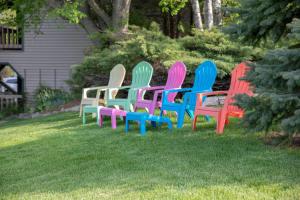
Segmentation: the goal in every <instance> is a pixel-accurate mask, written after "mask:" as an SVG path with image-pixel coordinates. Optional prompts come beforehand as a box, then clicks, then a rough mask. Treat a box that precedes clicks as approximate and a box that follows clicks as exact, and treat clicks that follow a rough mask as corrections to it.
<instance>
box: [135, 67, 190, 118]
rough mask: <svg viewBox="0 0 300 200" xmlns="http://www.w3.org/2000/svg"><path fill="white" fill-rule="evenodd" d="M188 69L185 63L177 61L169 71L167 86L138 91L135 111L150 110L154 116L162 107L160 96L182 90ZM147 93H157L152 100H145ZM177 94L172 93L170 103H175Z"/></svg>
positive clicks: (169, 98)
mask: <svg viewBox="0 0 300 200" xmlns="http://www.w3.org/2000/svg"><path fill="white" fill-rule="evenodd" d="M185 75H186V67H185V65H184V63H183V62H180V61H177V62H176V63H174V64H173V65H172V67H171V68H170V69H169V71H168V79H167V82H166V85H165V86H155V87H147V88H143V89H140V90H139V91H138V96H137V101H136V103H135V106H134V110H136V109H137V108H145V109H148V112H149V113H150V114H154V111H155V108H159V107H161V101H158V99H157V98H158V96H159V95H160V94H161V93H162V92H163V91H164V90H168V89H177V88H181V85H182V83H183V81H184V79H185ZM146 91H155V92H154V96H153V99H152V100H146V99H143V94H144V93H145V92H146ZM176 94H177V93H175V92H174V93H171V94H170V95H169V96H168V100H169V102H173V101H174V99H175V96H176Z"/></svg>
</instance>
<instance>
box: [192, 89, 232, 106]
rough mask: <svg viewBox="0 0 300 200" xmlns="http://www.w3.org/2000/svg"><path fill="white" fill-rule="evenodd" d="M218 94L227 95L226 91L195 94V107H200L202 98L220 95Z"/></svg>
mask: <svg viewBox="0 0 300 200" xmlns="http://www.w3.org/2000/svg"><path fill="white" fill-rule="evenodd" d="M220 94H226V95H228V91H213V92H203V93H199V94H197V106H202V104H203V98H204V97H207V96H214V95H220Z"/></svg>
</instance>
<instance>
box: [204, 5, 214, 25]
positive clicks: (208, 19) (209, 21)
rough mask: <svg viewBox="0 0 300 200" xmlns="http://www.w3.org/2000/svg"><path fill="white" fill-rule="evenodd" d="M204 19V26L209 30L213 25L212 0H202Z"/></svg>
mask: <svg viewBox="0 0 300 200" xmlns="http://www.w3.org/2000/svg"><path fill="white" fill-rule="evenodd" d="M203 9H204V21H205V27H206V28H207V29H208V30H210V29H211V28H212V27H213V24H214V23H213V22H214V19H213V7H212V0H205V2H204V8H203Z"/></svg>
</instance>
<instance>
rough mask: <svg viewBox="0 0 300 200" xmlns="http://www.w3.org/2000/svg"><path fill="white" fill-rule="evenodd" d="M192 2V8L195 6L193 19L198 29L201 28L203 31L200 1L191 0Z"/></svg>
mask: <svg viewBox="0 0 300 200" xmlns="http://www.w3.org/2000/svg"><path fill="white" fill-rule="evenodd" d="M191 4H192V8H193V19H194V24H195V27H196V28H197V29H200V30H201V31H203V25H202V18H201V11H200V6H199V1H198V0H191Z"/></svg>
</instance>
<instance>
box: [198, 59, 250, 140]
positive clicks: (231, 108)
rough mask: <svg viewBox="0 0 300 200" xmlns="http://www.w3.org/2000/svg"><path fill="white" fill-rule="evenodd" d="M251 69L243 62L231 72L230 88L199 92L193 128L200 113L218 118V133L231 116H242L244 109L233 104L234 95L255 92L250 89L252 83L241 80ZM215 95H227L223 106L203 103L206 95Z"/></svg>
mask: <svg viewBox="0 0 300 200" xmlns="http://www.w3.org/2000/svg"><path fill="white" fill-rule="evenodd" d="M247 70H249V67H247V65H246V63H241V64H239V65H237V66H236V67H235V69H234V70H233V71H232V73H231V82H230V88H229V90H228V91H215V92H207V93H199V94H198V99H197V103H196V108H195V117H194V120H193V130H195V129H196V123H197V116H199V115H205V116H206V115H209V116H212V117H214V118H215V119H216V121H217V129H216V132H217V134H222V133H223V130H224V126H225V124H228V123H229V116H232V117H238V118H242V117H243V115H244V111H243V110H242V109H240V108H239V107H237V106H235V105H232V104H233V103H234V98H233V97H234V96H235V95H236V94H247V95H249V96H252V95H253V93H252V91H251V90H250V84H249V83H248V82H246V81H242V80H240V79H241V78H242V77H244V76H245V73H246V71H247ZM215 95H227V96H226V98H225V100H224V105H223V107H220V108H216V107H209V106H204V105H202V102H203V101H202V99H203V98H204V97H205V96H215Z"/></svg>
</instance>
